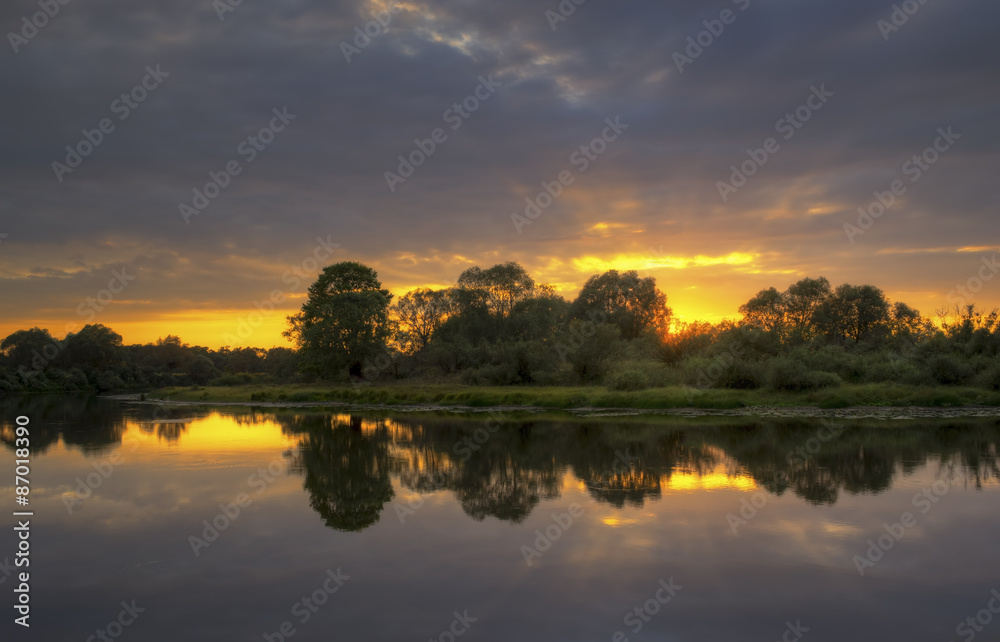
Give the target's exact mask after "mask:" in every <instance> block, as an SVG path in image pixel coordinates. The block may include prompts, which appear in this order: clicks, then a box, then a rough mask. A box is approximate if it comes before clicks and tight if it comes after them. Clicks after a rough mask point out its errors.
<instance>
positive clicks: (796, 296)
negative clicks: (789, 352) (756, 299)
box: [784, 276, 830, 341]
mask: <svg viewBox="0 0 1000 642" xmlns="http://www.w3.org/2000/svg"><path fill="white" fill-rule="evenodd" d="M829 296H830V282H829V281H828V280H826V277H822V276H821V277H819V278H818V279H810V278H808V277H807V278H805V279H802V280H801V281H798V282H797V283H793V284H792V285H790V286H788V290H787V291H786V292H785V294H784V304H785V319H786V321H787V323H788V326H789V329H790V332H791V333H792V335H793V336H794V338H796V339H798V340H800V341H806V340H809V339H811V338H812V337H813V336H815V334H816V326H815V316H816V311H817V310H818V309H819V307H820V306H821V305H823V302H824V301H826V299H827V297H829Z"/></svg>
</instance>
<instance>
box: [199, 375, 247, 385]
mask: <svg viewBox="0 0 1000 642" xmlns="http://www.w3.org/2000/svg"><path fill="white" fill-rule="evenodd" d="M251 381H253V375H251V374H249V373H247V372H241V373H240V374H224V375H222V376H221V377H218V378H217V379H214V380H212V382H211V383H210V385H213V386H243V385H246V384H248V383H250V382H251Z"/></svg>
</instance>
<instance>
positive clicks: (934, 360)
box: [927, 354, 972, 386]
mask: <svg viewBox="0 0 1000 642" xmlns="http://www.w3.org/2000/svg"><path fill="white" fill-rule="evenodd" d="M927 369H928V370H929V372H930V375H931V377H932V378H933V379H934V381H935V382H936V383H939V384H941V385H945V386H951V385H957V384H961V383H965V382H966V381H968V380H969V378H970V377H972V367H971V366H970V365H969V364H968V363H966V362H964V361H961V360H959V359H958V358H956V357H954V356H952V355H949V354H938V355H934V356H933V357H931V358H930V359H929V360H928V361H927Z"/></svg>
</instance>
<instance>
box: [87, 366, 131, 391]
mask: <svg viewBox="0 0 1000 642" xmlns="http://www.w3.org/2000/svg"><path fill="white" fill-rule="evenodd" d="M94 383H95V384H96V385H97V389H98V390H100V391H101V392H108V391H110V390H121V389H122V388H124V387H125V382H124V381H122V379H121V377H119V376H118V375H117V374H115V373H114V372H111V371H110V370H105V371H104V372H102V373H101V374H99V375H97V377H96V378H95V381H94Z"/></svg>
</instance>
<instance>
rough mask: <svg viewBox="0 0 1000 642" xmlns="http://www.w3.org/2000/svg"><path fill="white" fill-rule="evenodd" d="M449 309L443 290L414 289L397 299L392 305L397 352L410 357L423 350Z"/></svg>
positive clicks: (446, 317) (445, 293)
mask: <svg viewBox="0 0 1000 642" xmlns="http://www.w3.org/2000/svg"><path fill="white" fill-rule="evenodd" d="M451 310H452V305H451V299H450V298H449V296H448V291H447V290H431V289H430V288H417V289H416V290H411V291H409V292H407V293H406V294H405V295H403V296H402V297H400V298H399V300H398V301H396V303H395V304H393V306H392V313H393V316H394V318H395V320H396V322H397V324H398V335H397V343H399V347H400V349H401V350H402V351H403V352H406V353H410V354H412V353H414V352H417V351H419V350H423V349H424V348H426V347H427V344H428V343H430V340H431V336H432V335H433V334H434V332H435V331H437V329H438V328H440V327H441V325H442V324H444V322H445V321H447V320H448V317H449V316H450V315H451Z"/></svg>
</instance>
